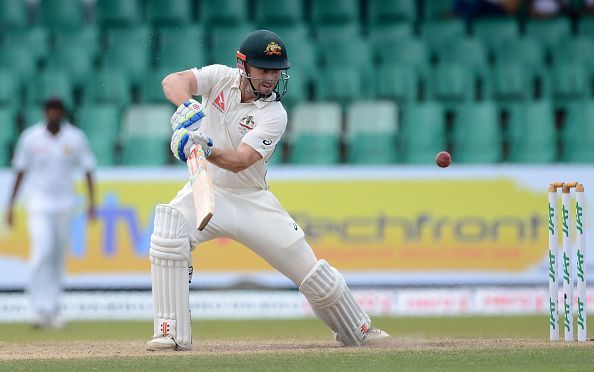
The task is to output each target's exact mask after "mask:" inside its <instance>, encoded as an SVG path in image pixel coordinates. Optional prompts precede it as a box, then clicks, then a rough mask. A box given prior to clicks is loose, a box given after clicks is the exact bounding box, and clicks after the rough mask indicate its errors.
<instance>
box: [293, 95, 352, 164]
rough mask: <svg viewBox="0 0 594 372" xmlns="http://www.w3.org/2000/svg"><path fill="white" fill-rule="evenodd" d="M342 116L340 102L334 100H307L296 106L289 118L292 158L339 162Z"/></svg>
mask: <svg viewBox="0 0 594 372" xmlns="http://www.w3.org/2000/svg"><path fill="white" fill-rule="evenodd" d="M341 116H342V113H341V109H340V106H339V105H337V104H334V103H313V104H312V103H306V104H301V105H299V106H297V107H295V108H294V109H293V111H292V113H291V116H290V120H289V136H288V140H289V143H290V144H291V152H290V156H289V162H290V163H291V164H310V165H331V164H336V163H338V162H339V160H340V151H339V147H340V130H341V129H340V126H341V121H342V117H341ZM320 123H323V125H320Z"/></svg>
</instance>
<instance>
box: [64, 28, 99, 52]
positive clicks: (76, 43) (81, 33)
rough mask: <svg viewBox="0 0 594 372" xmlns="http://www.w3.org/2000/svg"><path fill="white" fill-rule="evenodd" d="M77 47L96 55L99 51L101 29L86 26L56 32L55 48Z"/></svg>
mask: <svg viewBox="0 0 594 372" xmlns="http://www.w3.org/2000/svg"><path fill="white" fill-rule="evenodd" d="M63 47H64V48H65V47H76V48H78V49H79V50H80V51H81V52H84V53H87V54H89V55H90V56H93V57H94V56H95V55H97V53H98V52H99V29H98V28H97V27H96V26H94V25H93V26H86V27H84V28H82V29H80V30H76V31H68V32H58V33H56V34H55V48H58V49H59V48H63Z"/></svg>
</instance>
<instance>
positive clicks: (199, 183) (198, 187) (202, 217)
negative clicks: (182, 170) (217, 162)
mask: <svg viewBox="0 0 594 372" xmlns="http://www.w3.org/2000/svg"><path fill="white" fill-rule="evenodd" d="M187 164H188V173H189V174H190V183H191V185H192V197H193V199H194V210H195V211H196V224H197V226H196V227H197V228H198V230H200V231H202V230H204V228H205V227H206V225H207V224H208V222H209V221H210V219H211V218H212V215H213V213H214V189H213V187H212V181H211V179H210V175H209V174H208V170H207V168H206V158H205V157H204V150H203V149H202V146H200V145H195V146H192V148H191V149H190V156H189V157H188V162H187Z"/></svg>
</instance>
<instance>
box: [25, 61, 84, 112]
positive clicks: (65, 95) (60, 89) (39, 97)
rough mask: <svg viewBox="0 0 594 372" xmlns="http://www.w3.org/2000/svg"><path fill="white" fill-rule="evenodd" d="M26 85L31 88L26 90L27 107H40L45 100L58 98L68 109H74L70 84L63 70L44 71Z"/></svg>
mask: <svg viewBox="0 0 594 372" xmlns="http://www.w3.org/2000/svg"><path fill="white" fill-rule="evenodd" d="M27 85H28V86H29V87H32V88H30V89H28V90H27V96H28V102H29V105H33V106H35V105H39V106H41V105H42V104H43V102H45V101H46V100H47V99H49V98H53V97H58V98H61V99H62V100H63V101H64V104H65V105H66V107H67V108H68V109H72V108H73V107H74V95H73V90H72V84H71V82H70V79H68V74H67V73H66V71H64V70H61V69H59V70H46V71H44V72H42V73H40V74H38V75H36V76H35V77H34V78H33V79H32V80H31V81H30V82H29V84H27Z"/></svg>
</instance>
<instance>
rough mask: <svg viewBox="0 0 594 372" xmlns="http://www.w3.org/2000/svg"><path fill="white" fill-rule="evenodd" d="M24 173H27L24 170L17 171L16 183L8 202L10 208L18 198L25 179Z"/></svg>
mask: <svg viewBox="0 0 594 372" xmlns="http://www.w3.org/2000/svg"><path fill="white" fill-rule="evenodd" d="M24 175H25V173H24V172H22V171H18V172H17V173H16V176H15V179H14V185H13V187H12V193H11V194H10V200H9V202H8V205H9V208H12V207H13V206H14V202H15V200H16V197H17V195H18V193H19V189H20V188H21V183H22V181H23V176H24Z"/></svg>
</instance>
